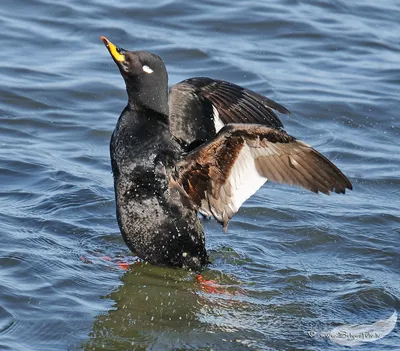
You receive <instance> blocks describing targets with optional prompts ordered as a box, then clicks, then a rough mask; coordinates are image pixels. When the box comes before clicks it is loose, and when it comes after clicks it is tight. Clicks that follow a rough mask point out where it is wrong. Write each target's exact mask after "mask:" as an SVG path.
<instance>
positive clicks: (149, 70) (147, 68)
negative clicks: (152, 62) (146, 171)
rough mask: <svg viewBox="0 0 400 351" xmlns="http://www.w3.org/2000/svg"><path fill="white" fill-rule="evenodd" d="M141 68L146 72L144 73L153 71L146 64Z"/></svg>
mask: <svg viewBox="0 0 400 351" xmlns="http://www.w3.org/2000/svg"><path fill="white" fill-rule="evenodd" d="M142 69H143V71H144V72H146V73H149V74H150V73H153V70H152V69H151V68H150V67H149V66H147V65H144V66H143V67H142Z"/></svg>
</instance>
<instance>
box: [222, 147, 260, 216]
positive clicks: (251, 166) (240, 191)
mask: <svg viewBox="0 0 400 351" xmlns="http://www.w3.org/2000/svg"><path fill="white" fill-rule="evenodd" d="M267 180H268V179H267V178H265V177H263V176H262V175H260V173H259V172H258V171H257V168H256V164H255V160H254V156H253V154H252V152H251V149H250V147H249V146H248V145H247V144H244V146H243V148H242V150H241V151H240V153H239V156H238V158H237V160H236V162H235V164H234V165H233V167H232V170H231V174H230V175H229V178H228V179H227V182H226V183H225V185H224V187H226V186H229V187H230V188H231V189H232V190H233V191H232V195H233V197H232V205H233V206H232V207H233V208H232V210H234V211H235V212H236V211H238V210H239V208H240V206H241V205H242V204H243V202H245V201H246V200H247V199H248V198H249V197H250V196H251V195H253V194H254V193H255V192H256V191H257V190H258V189H260V188H261V186H262V185H263V184H264V183H265V182H266V181H267Z"/></svg>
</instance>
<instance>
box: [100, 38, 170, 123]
mask: <svg viewBox="0 0 400 351" xmlns="http://www.w3.org/2000/svg"><path fill="white" fill-rule="evenodd" d="M101 40H102V41H103V43H104V44H105V46H106V47H107V49H108V51H109V52H110V54H111V56H112V58H113V59H114V62H115V63H116V64H117V66H118V68H119V70H120V72H121V75H122V77H123V78H124V80H125V84H126V91H127V92H128V97H129V103H130V104H132V105H133V106H140V105H141V106H145V107H148V108H151V109H153V110H155V111H157V112H160V113H163V114H165V115H168V74H167V69H166V68H165V64H164V61H163V60H162V59H161V57H159V56H157V55H155V54H152V53H150V52H145V51H127V50H125V49H122V48H120V47H118V46H115V45H114V44H113V43H111V42H110V41H109V40H108V39H107V38H105V37H101Z"/></svg>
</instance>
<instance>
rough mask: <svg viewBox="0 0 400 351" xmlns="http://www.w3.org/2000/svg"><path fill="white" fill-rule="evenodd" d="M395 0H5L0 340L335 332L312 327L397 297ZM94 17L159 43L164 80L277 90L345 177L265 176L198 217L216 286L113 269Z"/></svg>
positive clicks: (159, 271) (111, 73) (164, 273)
mask: <svg viewBox="0 0 400 351" xmlns="http://www.w3.org/2000/svg"><path fill="white" fill-rule="evenodd" d="M399 18H400V4H399V3H398V1H395V0H383V1H374V2H372V1H360V0H355V1H351V2H349V1H343V0H339V1H334V2H331V1H329V2H328V1H308V2H300V1H268V2H266V1H265V2H262V1H247V2H230V1H225V0H223V1H210V0H209V1H204V2H201V3H200V2H187V1H183V0H179V1H149V2H146V3H144V2H137V3H131V4H127V2H125V1H122V0H118V1H113V2H110V1H105V0H88V1H85V2H81V1H78V0H68V1H64V2H62V3H61V2H59V3H58V2H54V1H49V0H37V1H35V2H32V1H28V0H15V1H9V0H3V1H2V6H1V7H0V23H1V27H2V36H1V39H0V41H1V47H2V50H1V52H0V94H1V99H0V143H1V147H0V184H1V187H0V223H1V225H0V238H1V246H0V267H1V269H0V349H1V350H341V349H344V350H345V349H346V350H347V349H348V348H346V347H343V346H338V345H336V344H335V343H333V342H332V341H329V340H328V339H327V338H324V337H321V336H320V334H317V335H316V336H314V337H310V336H309V332H310V331H315V332H317V333H319V332H324V331H327V330H330V329H332V328H334V327H336V326H338V325H342V324H349V323H352V324H369V323H373V322H375V321H377V320H379V319H386V318H388V317H389V316H390V315H391V314H392V313H393V311H394V310H400V279H399V278H400V276H399V272H400V250H399V235H400V211H399V208H400V145H399V144H400V143H399V140H400V139H399V131H400V122H399V121H400V119H399V113H398V97H399V93H400V70H399V66H400V40H399ZM100 35H105V36H106V37H107V38H109V39H110V40H111V41H113V42H115V43H116V44H118V45H121V46H122V47H124V48H126V49H131V50H147V51H152V52H154V53H157V54H158V55H160V56H161V57H163V59H164V60H165V62H166V64H167V67H168V71H169V77H170V84H171V85H172V84H174V83H177V82H179V81H180V80H182V79H185V78H189V77H193V76H209V77H213V78H219V79H226V80H229V81H232V82H234V83H237V84H240V85H243V86H246V87H247V88H250V89H253V90H255V91H257V92H259V93H262V94H265V95H267V96H268V97H270V98H272V99H274V100H276V101H278V102H279V103H281V104H282V105H284V106H286V107H287V108H289V109H290V110H291V111H292V115H291V116H290V117H287V116H282V120H283V122H284V124H285V128H286V130H287V131H288V133H289V134H291V135H294V136H296V137H298V138H299V139H301V140H304V141H305V142H307V143H309V144H311V145H313V146H314V147H315V148H317V149H318V150H319V151H320V152H322V153H323V154H324V155H326V156H328V157H329V158H330V159H331V160H332V161H333V162H335V164H337V166H339V167H340V168H341V169H342V171H343V172H344V173H345V174H346V175H347V176H348V177H349V178H350V180H351V181H352V183H353V186H354V191H352V192H348V193H347V194H346V195H344V196H340V195H332V196H329V197H327V196H323V195H315V194H312V193H308V192H306V191H304V190H302V189H298V188H292V187H289V186H282V185H275V184H271V183H269V184H268V183H267V184H266V185H265V186H264V187H263V188H262V189H261V190H260V191H259V192H258V193H257V194H256V195H255V196H254V197H252V198H251V199H250V200H249V201H247V202H246V203H245V205H244V206H243V208H242V209H241V211H240V212H239V213H238V214H237V215H236V216H235V217H234V218H233V220H232V222H231V224H230V228H229V232H228V234H224V233H223V231H222V229H221V228H220V226H219V225H218V224H217V223H216V222H215V221H211V222H206V223H205V224H204V225H205V228H206V233H207V247H208V250H209V251H210V255H211V259H212V261H213V263H212V264H211V265H210V266H208V268H207V269H206V270H205V272H204V276H205V278H207V279H212V280H215V281H216V283H217V284H219V285H220V286H222V288H223V292H222V293H211V292H207V291H204V290H202V289H201V286H200V285H199V284H198V282H197V281H196V279H195V276H194V274H192V273H189V272H186V271H183V270H175V269H168V268H159V267H153V266H150V265H146V264H132V265H131V266H130V268H129V269H128V270H126V271H125V270H122V269H121V268H119V266H118V265H117V264H116V263H117V262H118V261H119V260H121V261H127V260H128V261H134V257H132V256H131V254H130V253H129V250H128V249H127V248H126V246H125V244H124V243H123V240H122V238H121V236H120V234H119V230H118V226H117V223H116V219H115V204H114V192H113V183H112V175H111V167H110V160H109V151H108V144H109V139H110V135H111V132H112V130H113V128H114V125H115V123H116V120H117V118H118V116H119V114H120V112H121V110H122V109H123V107H124V106H125V103H126V93H125V89H124V84H123V81H122V78H121V77H120V75H119V73H118V70H117V68H116V67H115V64H114V63H113V62H112V60H111V59H110V56H109V54H108V52H107V50H106V49H105V47H104V45H103V44H102V43H101V41H100V38H99V37H100ZM149 211H151V209H149ZM399 336H400V333H399V327H398V326H396V327H395V329H394V330H393V331H392V332H391V333H390V334H389V335H388V336H386V337H385V338H383V339H380V340H378V341H376V342H374V343H366V344H364V345H362V346H358V347H357V348H356V349H360V350H361V349H362V350H397V349H398V346H399V345H400V342H399Z"/></svg>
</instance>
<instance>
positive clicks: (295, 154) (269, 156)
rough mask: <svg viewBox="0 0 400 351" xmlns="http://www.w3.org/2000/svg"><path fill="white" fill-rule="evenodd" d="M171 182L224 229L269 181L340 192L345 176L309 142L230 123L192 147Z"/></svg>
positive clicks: (278, 131) (346, 183)
mask: <svg viewBox="0 0 400 351" xmlns="http://www.w3.org/2000/svg"><path fill="white" fill-rule="evenodd" d="M177 170H178V173H177V174H178V177H177V180H176V182H177V183H178V184H179V185H180V186H181V187H182V190H183V192H184V193H185V194H187V197H188V198H189V199H190V200H191V201H192V203H193V204H194V205H195V207H196V208H198V209H199V210H200V211H201V212H202V213H206V214H208V215H210V214H211V215H213V216H214V217H215V218H216V219H217V220H218V221H219V222H220V223H222V224H223V225H224V227H225V228H226V226H227V224H228V222H229V220H230V219H231V218H232V216H233V215H234V213H236V212H237V211H238V210H239V208H240V206H241V205H242V203H243V202H244V201H245V200H246V199H248V198H249V197H250V196H251V195H253V194H254V193H255V192H256V191H257V190H258V188H259V187H261V186H262V184H263V183H264V182H265V181H267V179H270V180H271V181H274V182H278V183H284V184H290V185H297V186H301V187H303V188H305V189H308V190H310V191H313V192H315V193H318V192H322V193H324V194H329V193H330V192H336V193H343V194H344V193H345V190H346V188H347V189H352V185H351V183H350V181H349V180H348V179H347V178H346V176H345V175H344V174H343V173H342V172H341V171H340V170H339V169H338V168H337V167H336V166H335V165H334V164H333V163H332V162H330V161H329V160H328V159H327V158H326V157H325V156H323V155H321V154H320V153H319V152H318V151H316V150H315V149H313V148H312V147H311V146H310V145H307V144H305V143H303V142H302V141H299V140H297V139H296V138H294V137H292V136H290V135H288V134H287V133H286V132H284V131H281V130H276V129H272V128H268V127H265V126H262V125H254V124H253V125H251V124H231V125H227V126H225V127H224V128H222V129H221V131H220V132H219V133H218V135H217V136H216V137H215V138H214V139H213V140H211V141H210V142H208V143H205V144H204V145H202V146H200V147H198V148H197V149H195V150H193V151H192V152H190V153H189V154H187V156H186V157H185V158H184V160H182V161H181V162H180V163H179V164H178V167H177Z"/></svg>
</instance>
